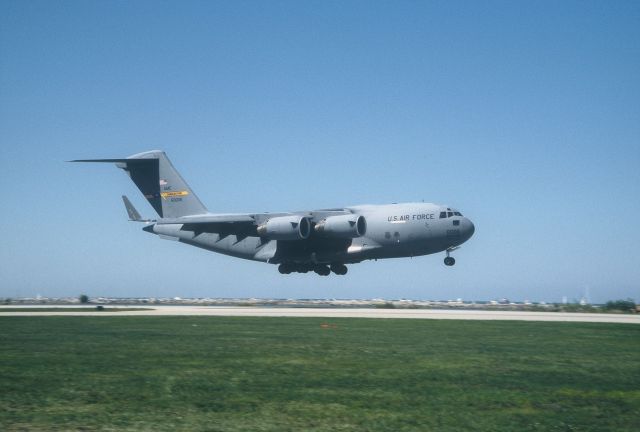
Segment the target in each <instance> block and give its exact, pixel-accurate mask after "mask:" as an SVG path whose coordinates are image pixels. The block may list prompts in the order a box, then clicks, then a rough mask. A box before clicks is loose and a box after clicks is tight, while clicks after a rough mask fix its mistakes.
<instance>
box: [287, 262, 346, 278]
mask: <svg viewBox="0 0 640 432" xmlns="http://www.w3.org/2000/svg"><path fill="white" fill-rule="evenodd" d="M348 270H349V269H348V268H347V266H346V265H344V264H342V263H332V264H331V265H330V266H327V265H325V264H298V263H282V264H280V265H279V266H278V271H279V272H280V273H281V274H291V273H309V272H310V271H312V272H314V273H316V274H318V275H320V276H329V274H331V272H334V273H335V274H337V275H346V274H347V271H348Z"/></svg>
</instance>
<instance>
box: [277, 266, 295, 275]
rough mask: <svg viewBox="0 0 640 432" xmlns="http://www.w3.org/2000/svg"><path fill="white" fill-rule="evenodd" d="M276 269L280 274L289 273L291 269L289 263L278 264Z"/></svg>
mask: <svg viewBox="0 0 640 432" xmlns="http://www.w3.org/2000/svg"><path fill="white" fill-rule="evenodd" d="M278 271H279V272H280V273H281V274H291V271H292V269H291V265H289V264H280V265H279V266H278Z"/></svg>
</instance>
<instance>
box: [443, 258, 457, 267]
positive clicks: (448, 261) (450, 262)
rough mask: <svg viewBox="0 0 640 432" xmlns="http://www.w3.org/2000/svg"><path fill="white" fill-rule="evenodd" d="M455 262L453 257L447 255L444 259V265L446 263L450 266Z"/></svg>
mask: <svg viewBox="0 0 640 432" xmlns="http://www.w3.org/2000/svg"><path fill="white" fill-rule="evenodd" d="M455 263H456V260H455V259H454V258H453V257H449V256H448V257H446V258H445V259H444V265H446V266H452V265H454V264H455Z"/></svg>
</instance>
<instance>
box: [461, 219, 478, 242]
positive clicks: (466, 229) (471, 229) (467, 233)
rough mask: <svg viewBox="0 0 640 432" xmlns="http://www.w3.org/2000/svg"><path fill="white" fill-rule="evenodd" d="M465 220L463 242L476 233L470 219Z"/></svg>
mask: <svg viewBox="0 0 640 432" xmlns="http://www.w3.org/2000/svg"><path fill="white" fill-rule="evenodd" d="M465 219H466V221H465V222H466V223H465V224H464V225H465V226H464V235H465V237H466V239H465V240H469V239H470V238H471V236H472V235H473V233H474V232H476V226H475V225H474V224H473V222H471V219H467V218H465Z"/></svg>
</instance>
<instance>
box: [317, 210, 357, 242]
mask: <svg viewBox="0 0 640 432" xmlns="http://www.w3.org/2000/svg"><path fill="white" fill-rule="evenodd" d="M315 230H316V233H318V234H319V235H321V236H323V237H333V238H355V237H361V236H363V235H364V234H365V233H366V232H367V221H366V219H365V218H364V216H358V215H353V214H347V215H340V216H329V217H328V218H326V219H323V220H321V221H320V222H318V223H317V224H316V226H315Z"/></svg>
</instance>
